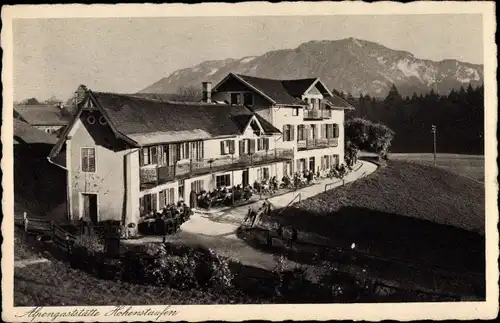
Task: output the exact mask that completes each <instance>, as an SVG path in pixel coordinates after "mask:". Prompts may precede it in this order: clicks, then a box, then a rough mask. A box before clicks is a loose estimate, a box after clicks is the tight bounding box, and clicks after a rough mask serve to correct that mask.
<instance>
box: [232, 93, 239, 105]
mask: <svg viewBox="0 0 500 323" xmlns="http://www.w3.org/2000/svg"><path fill="white" fill-rule="evenodd" d="M231 104H241V93H231Z"/></svg>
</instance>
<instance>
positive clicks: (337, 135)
mask: <svg viewBox="0 0 500 323" xmlns="http://www.w3.org/2000/svg"><path fill="white" fill-rule="evenodd" d="M334 129H335V134H334V136H335V138H338V137H339V125H338V124H335V125H334Z"/></svg>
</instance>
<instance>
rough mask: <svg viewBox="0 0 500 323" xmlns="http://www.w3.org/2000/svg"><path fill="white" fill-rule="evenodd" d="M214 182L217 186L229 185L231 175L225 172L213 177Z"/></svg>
mask: <svg viewBox="0 0 500 323" xmlns="http://www.w3.org/2000/svg"><path fill="white" fill-rule="evenodd" d="M215 184H216V186H217V188H219V187H225V186H231V175H229V174H226V175H219V176H217V177H215Z"/></svg>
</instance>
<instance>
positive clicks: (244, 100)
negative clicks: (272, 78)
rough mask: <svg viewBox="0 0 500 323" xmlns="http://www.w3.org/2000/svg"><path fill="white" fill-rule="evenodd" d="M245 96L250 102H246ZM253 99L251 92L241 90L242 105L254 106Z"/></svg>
mask: <svg viewBox="0 0 500 323" xmlns="http://www.w3.org/2000/svg"><path fill="white" fill-rule="evenodd" d="M246 98H250V99H251V100H250V101H251V103H247V102H246ZM254 104H255V99H254V95H253V93H252V92H243V105H248V106H254Z"/></svg>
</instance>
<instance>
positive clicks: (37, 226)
mask: <svg viewBox="0 0 500 323" xmlns="http://www.w3.org/2000/svg"><path fill="white" fill-rule="evenodd" d="M15 223H16V224H17V225H22V227H23V228H24V232H25V234H37V235H39V236H42V237H45V238H48V239H49V240H50V241H51V242H52V243H54V244H55V245H57V246H59V247H61V248H63V249H70V248H71V245H73V244H74V243H75V242H76V240H77V238H76V236H75V235H73V234H71V233H70V232H68V231H66V230H65V229H64V228H62V227H61V226H59V225H57V224H56V223H55V222H54V221H50V220H44V219H38V218H29V217H28V216H27V214H26V212H24V214H23V219H22V222H21V223H20V221H15Z"/></svg>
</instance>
